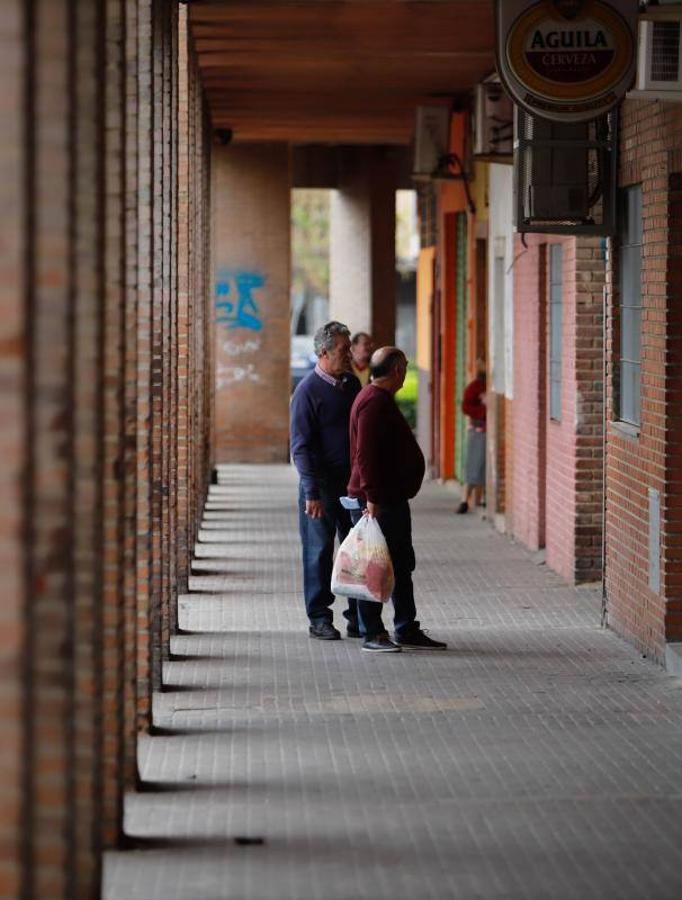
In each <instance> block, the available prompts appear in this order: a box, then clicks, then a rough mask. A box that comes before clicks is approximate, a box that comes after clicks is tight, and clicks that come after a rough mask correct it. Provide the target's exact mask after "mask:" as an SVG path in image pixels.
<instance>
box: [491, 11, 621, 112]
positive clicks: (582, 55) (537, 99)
mask: <svg viewBox="0 0 682 900" xmlns="http://www.w3.org/2000/svg"><path fill="white" fill-rule="evenodd" d="M617 7H620V8H617ZM636 12H637V4H636V2H634V0H631V2H620V3H618V2H613V3H603V2H601V0H541V2H539V3H538V2H535V3H533V2H528V0H497V59H498V69H499V72H500V76H501V78H502V80H503V82H504V83H505V85H506V87H507V89H508V90H509V92H510V93H511V95H512V96H513V98H514V100H515V101H516V102H517V103H519V104H520V105H521V106H523V107H525V108H526V109H527V110H528V111H529V112H531V113H533V114H535V115H540V116H544V117H546V118H550V119H557V120H563V121H581V120H585V119H593V118H595V117H596V116H599V115H602V114H603V113H604V112H606V111H607V110H608V109H610V108H611V107H612V106H614V105H615V104H616V103H617V102H618V101H619V100H620V99H621V97H622V96H623V95H624V94H625V92H626V91H627V90H628V88H629V87H630V85H631V83H632V79H633V77H634V71H635V27H636Z"/></svg>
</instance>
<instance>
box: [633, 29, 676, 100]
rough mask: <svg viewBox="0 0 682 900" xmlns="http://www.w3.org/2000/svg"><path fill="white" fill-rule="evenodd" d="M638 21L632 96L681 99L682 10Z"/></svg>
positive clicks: (635, 97)
mask: <svg viewBox="0 0 682 900" xmlns="http://www.w3.org/2000/svg"><path fill="white" fill-rule="evenodd" d="M659 15H660V18H659V17H656V18H650V19H644V20H643V21H640V23H639V48H638V54H637V83H636V88H635V90H634V91H630V93H629V94H628V97H631V98H633V99H649V98H650V99H652V100H653V99H657V100H677V101H680V100H682V13H680V12H676V13H671V12H666V13H661V14H659Z"/></svg>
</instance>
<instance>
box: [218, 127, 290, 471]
mask: <svg viewBox="0 0 682 900" xmlns="http://www.w3.org/2000/svg"><path fill="white" fill-rule="evenodd" d="M289 177H290V173H289V149H288V147H287V146H286V145H285V144H260V145H255V144H235V145H233V146H228V147H215V148H214V153H213V191H214V196H215V202H214V205H213V210H214V220H213V229H212V230H213V234H214V264H215V276H214V277H215V290H216V296H215V300H216V305H215V311H214V314H215V317H216V329H215V334H216V338H215V340H216V353H217V356H216V361H217V366H216V426H217V440H216V459H217V461H218V462H285V461H286V459H287V454H288V440H289V399H290V389H289V384H290V377H289V360H290V315H289V306H290V303H289V282H290V247H289V243H290V240H289V228H290V224H289V223H290V207H291V190H290V183H289Z"/></svg>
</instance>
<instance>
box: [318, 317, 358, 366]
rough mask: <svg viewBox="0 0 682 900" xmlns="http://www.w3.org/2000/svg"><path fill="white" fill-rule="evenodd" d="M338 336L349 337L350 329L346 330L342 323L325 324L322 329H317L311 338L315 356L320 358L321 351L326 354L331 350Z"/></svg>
mask: <svg viewBox="0 0 682 900" xmlns="http://www.w3.org/2000/svg"><path fill="white" fill-rule="evenodd" d="M340 334H342V335H344V337H350V328H347V327H346V326H345V325H344V324H343V322H327V324H326V325H323V326H322V328H318V329H317V331H316V332H315V337H314V338H313V348H314V350H315V356H318V357H319V356H322V351H323V350H326V351H327V352H329V351H330V350H332V349H333V348H334V345H335V344H336V338H337V337H338V335H340Z"/></svg>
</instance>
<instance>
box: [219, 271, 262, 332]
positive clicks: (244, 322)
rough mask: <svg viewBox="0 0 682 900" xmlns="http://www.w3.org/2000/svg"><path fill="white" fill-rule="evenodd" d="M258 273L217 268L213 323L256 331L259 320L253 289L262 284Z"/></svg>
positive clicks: (258, 329) (260, 275)
mask: <svg viewBox="0 0 682 900" xmlns="http://www.w3.org/2000/svg"><path fill="white" fill-rule="evenodd" d="M265 282H266V278H265V275H263V274H262V273H260V272H253V271H249V270H247V269H226V268H221V269H218V271H217V273H216V283H215V310H216V322H217V323H218V325H221V326H222V327H223V328H225V329H227V330H232V329H234V328H246V329H248V330H250V331H260V330H261V329H262V328H263V320H262V318H261V314H260V311H259V309H258V302H257V301H256V298H255V297H254V291H257V290H258V289H259V288H262V287H263V286H264V285H265Z"/></svg>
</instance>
